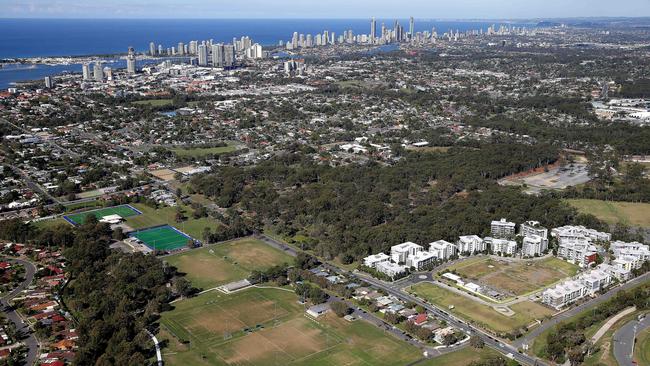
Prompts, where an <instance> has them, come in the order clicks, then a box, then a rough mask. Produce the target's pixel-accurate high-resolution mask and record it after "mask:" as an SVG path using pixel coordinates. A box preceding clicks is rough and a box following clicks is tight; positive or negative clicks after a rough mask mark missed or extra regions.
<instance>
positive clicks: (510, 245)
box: [485, 237, 517, 256]
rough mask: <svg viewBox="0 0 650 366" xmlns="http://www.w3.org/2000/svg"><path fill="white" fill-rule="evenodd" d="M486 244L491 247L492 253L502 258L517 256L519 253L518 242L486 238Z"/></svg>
mask: <svg viewBox="0 0 650 366" xmlns="http://www.w3.org/2000/svg"><path fill="white" fill-rule="evenodd" d="M485 242H486V243H488V244H489V245H490V251H491V252H492V253H494V254H498V255H501V256H505V255H515V253H516V252H517V242H516V241H514V240H507V239H496V238H490V237H487V238H485Z"/></svg>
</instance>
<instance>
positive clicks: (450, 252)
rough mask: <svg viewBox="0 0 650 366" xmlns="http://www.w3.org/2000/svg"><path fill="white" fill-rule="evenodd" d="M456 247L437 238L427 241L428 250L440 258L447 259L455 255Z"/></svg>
mask: <svg viewBox="0 0 650 366" xmlns="http://www.w3.org/2000/svg"><path fill="white" fill-rule="evenodd" d="M457 250H458V248H456V246H455V245H454V244H452V243H450V242H448V241H446V240H438V241H434V242H433V243H429V252H431V253H433V254H434V255H435V256H436V257H437V258H438V259H440V260H447V259H449V258H451V257H452V256H454V255H456V253H457Z"/></svg>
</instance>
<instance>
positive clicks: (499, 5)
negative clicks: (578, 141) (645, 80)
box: [0, 0, 650, 19]
mask: <svg viewBox="0 0 650 366" xmlns="http://www.w3.org/2000/svg"><path fill="white" fill-rule="evenodd" d="M0 9H2V10H3V17H5V18H169V19H179V18H197V19H220V18H222V19H223V18H238V19H326V18H331V19H345V18H347V19H358V18H366V17H369V16H375V17H377V18H408V17H409V16H410V14H419V16H418V17H416V18H421V19H540V18H573V17H578V18H580V17H644V16H650V4H648V2H647V1H644V0H626V1H620V2H617V3H616V4H615V5H614V4H613V3H612V2H610V1H605V0H591V1H590V0H576V1H572V2H570V3H568V2H565V1H561V0H546V1H542V0H532V1H526V2H525V3H524V2H521V1H515V0H495V1H491V2H484V1H478V0H458V1H455V2H453V3H452V2H435V3H431V2H427V1H423V0H414V1H411V2H408V3H399V4H396V3H392V2H388V1H372V2H371V1H357V2H355V3H353V4H349V3H347V2H345V1H343V0H332V1H330V2H327V3H294V2H290V1H286V0H280V1H275V2H273V3H269V2H266V1H262V0H248V1H243V2H239V3H228V4H227V6H225V4H223V3H213V2H208V1H205V0H188V1H185V2H183V3H180V4H179V3H178V2H176V1H173V0H161V1H155V2H154V1H151V0H134V1H125V0H109V1H106V2H103V3H101V4H97V3H94V2H92V1H89V0H74V1H60V0H59V1H45V0H30V1H19V0H2V1H0ZM197 9H199V10H200V11H197ZM342 14H343V15H344V16H341V15H342Z"/></svg>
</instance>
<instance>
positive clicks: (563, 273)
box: [449, 257, 578, 296]
mask: <svg viewBox="0 0 650 366" xmlns="http://www.w3.org/2000/svg"><path fill="white" fill-rule="evenodd" d="M449 270H455V271H456V272H457V273H458V274H459V275H460V276H462V277H464V278H466V279H470V280H472V281H475V282H478V283H481V284H486V285H489V286H491V287H494V288H497V289H500V290H502V291H504V292H506V293H510V294H513V295H517V296H519V295H523V294H527V293H530V292H533V291H536V290H538V289H541V288H543V287H546V286H549V285H552V284H554V283H556V282H558V281H560V280H562V279H564V278H566V277H570V276H573V275H575V274H576V272H577V271H578V266H576V265H573V264H571V263H568V262H566V261H563V260H561V259H557V258H555V257H550V258H545V259H541V260H535V261H533V260H531V261H516V262H509V261H507V260H495V259H492V258H476V259H470V260H468V261H465V262H461V263H459V264H457V265H454V266H451V267H449Z"/></svg>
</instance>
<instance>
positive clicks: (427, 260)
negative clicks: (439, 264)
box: [406, 252, 438, 270]
mask: <svg viewBox="0 0 650 366" xmlns="http://www.w3.org/2000/svg"><path fill="white" fill-rule="evenodd" d="M437 258H438V257H437V256H436V255H435V254H434V253H431V252H418V253H416V254H415V255H411V256H409V257H408V258H406V266H407V267H415V269H416V270H421V269H423V268H425V267H427V266H429V265H431V264H433V263H434V262H435V260H436V259H437Z"/></svg>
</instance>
